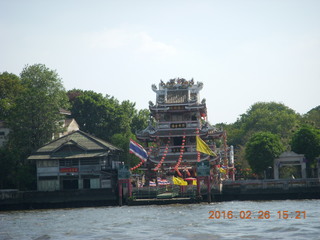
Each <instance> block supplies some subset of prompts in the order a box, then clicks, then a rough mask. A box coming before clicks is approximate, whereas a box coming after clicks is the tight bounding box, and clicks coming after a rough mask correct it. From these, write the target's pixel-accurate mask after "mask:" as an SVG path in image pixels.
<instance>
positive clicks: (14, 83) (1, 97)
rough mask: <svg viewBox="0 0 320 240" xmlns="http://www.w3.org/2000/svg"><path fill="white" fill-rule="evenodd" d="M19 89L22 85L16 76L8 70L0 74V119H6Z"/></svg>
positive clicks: (20, 89)
mask: <svg viewBox="0 0 320 240" xmlns="http://www.w3.org/2000/svg"><path fill="white" fill-rule="evenodd" d="M21 91H22V85H21V82H20V79H19V77H18V76H16V75H15V74H12V73H8V72H3V73H2V74H0V120H6V119H7V117H8V115H9V111H10V109H11V108H13V107H14V105H15V101H16V98H17V96H18V95H19V94H20V92H21Z"/></svg>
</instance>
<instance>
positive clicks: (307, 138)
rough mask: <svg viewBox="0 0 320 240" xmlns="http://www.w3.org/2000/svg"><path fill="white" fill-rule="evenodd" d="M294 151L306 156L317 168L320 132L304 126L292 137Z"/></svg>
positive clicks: (319, 151)
mask: <svg viewBox="0 0 320 240" xmlns="http://www.w3.org/2000/svg"><path fill="white" fill-rule="evenodd" d="M291 148H292V151H294V152H296V153H299V154H304V155H305V157H306V158H307V160H308V161H309V163H310V164H311V166H313V167H315V165H316V161H315V159H316V157H318V156H319V155H320V131H319V130H318V129H316V128H314V127H311V126H307V125H304V126H302V127H301V128H300V129H299V130H298V131H297V132H296V133H295V134H294V135H293V137H292V141H291Z"/></svg>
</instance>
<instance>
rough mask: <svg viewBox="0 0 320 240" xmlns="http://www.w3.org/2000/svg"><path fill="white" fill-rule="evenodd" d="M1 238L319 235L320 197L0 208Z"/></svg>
mask: <svg viewBox="0 0 320 240" xmlns="http://www.w3.org/2000/svg"><path fill="white" fill-rule="evenodd" d="M210 211H214V212H210ZM223 211H224V212H223ZM231 211H232V212H231ZM261 211H262V212H261ZM266 211H269V213H270V215H269V213H268V212H266ZM278 211H288V212H285V213H288V215H284V217H287V219H283V218H282V217H281V216H280V217H279V213H278ZM296 211H300V212H298V213H296ZM228 212H229V215H227V213H228ZM303 212H305V213H306V215H305V216H304V213H303ZM219 213H220V218H218V219H217V218H214V219H210V218H209V217H210V216H211V217H215V215H214V214H216V217H219ZM299 213H301V214H300V218H301V219H296V217H297V216H298V214H299ZM250 214H251V215H250ZM259 216H260V217H263V218H264V219H259ZM298 217H299V216H298ZM243 218H251V219H243ZM0 239H1V240H2V239H36V240H47V239H170V240H171V239H176V240H178V239H179V240H180V239H308V240H311V239H320V200H287V201H242V202H240V201H234V202H220V203H211V204H205V203H202V204H188V205H180V204H174V205H165V206H156V205H151V206H130V207H128V206H123V207H99V208H78V209H58V210H35V211H12V212H0Z"/></svg>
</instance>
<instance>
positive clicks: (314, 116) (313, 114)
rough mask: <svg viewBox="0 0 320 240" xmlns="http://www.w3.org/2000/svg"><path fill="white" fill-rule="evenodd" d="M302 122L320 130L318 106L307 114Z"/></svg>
mask: <svg viewBox="0 0 320 240" xmlns="http://www.w3.org/2000/svg"><path fill="white" fill-rule="evenodd" d="M303 122H304V123H305V124H308V125H311V126H314V127H316V128H318V129H320V105H319V106H317V107H315V108H313V109H311V110H310V111H309V112H307V113H306V114H305V115H304V116H303Z"/></svg>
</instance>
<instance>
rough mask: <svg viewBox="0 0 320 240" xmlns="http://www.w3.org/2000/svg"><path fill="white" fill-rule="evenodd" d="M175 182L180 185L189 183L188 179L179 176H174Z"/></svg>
mask: <svg viewBox="0 0 320 240" xmlns="http://www.w3.org/2000/svg"><path fill="white" fill-rule="evenodd" d="M173 184H175V185H180V186H186V185H188V183H187V182H186V181H184V180H183V179H182V178H179V177H173Z"/></svg>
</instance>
